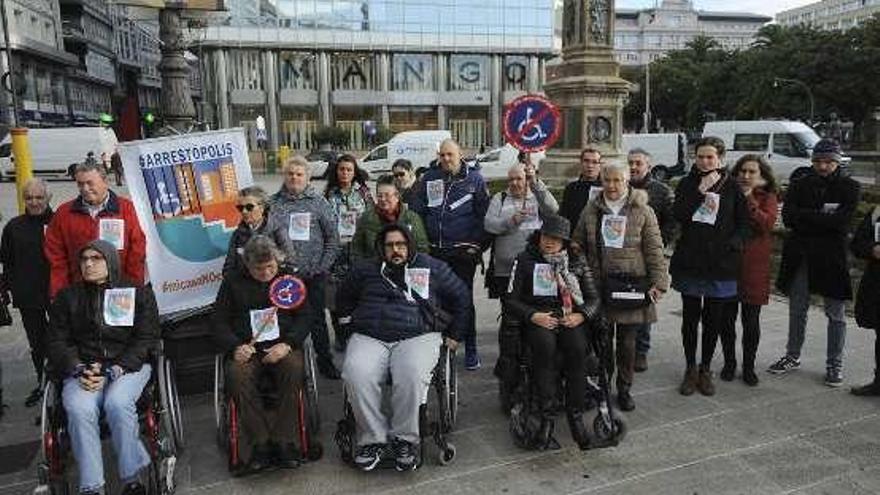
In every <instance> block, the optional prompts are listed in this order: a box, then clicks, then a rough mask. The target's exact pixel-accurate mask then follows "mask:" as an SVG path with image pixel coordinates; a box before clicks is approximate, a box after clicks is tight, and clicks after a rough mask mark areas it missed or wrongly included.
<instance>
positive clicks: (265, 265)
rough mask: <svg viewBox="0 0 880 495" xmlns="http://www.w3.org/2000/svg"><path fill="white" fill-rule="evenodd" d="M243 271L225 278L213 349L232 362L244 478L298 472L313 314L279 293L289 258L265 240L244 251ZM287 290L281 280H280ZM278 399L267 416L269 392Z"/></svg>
mask: <svg viewBox="0 0 880 495" xmlns="http://www.w3.org/2000/svg"><path fill="white" fill-rule="evenodd" d="M242 257H243V262H244V268H243V269H239V270H233V271H231V272H229V273H228V274H227V275H225V276H224V277H223V282H222V283H221V284H220V291H219V292H218V294H217V300H216V301H215V302H214V315H213V324H214V333H213V334H212V338H213V340H214V342H215V345H216V346H217V347H218V348H219V350H220V351H221V352H223V353H226V354H227V355H228V356H230V357H231V359H229V360H228V361H227V364H226V388H227V393H229V394H230V395H231V397H232V399H233V400H234V401H235V403H236V406H237V408H238V411H239V413H238V414H239V421H240V431H241V440H240V442H241V443H240V445H241V447H240V452H241V456H242V457H241V459H242V466H244V467H243V470H242V471H241V472H239V473H236V474H250V473H255V472H258V471H262V470H264V469H266V468H268V467H270V466H271V465H272V464H276V465H278V466H280V467H283V468H296V467H298V466H299V464H300V460H301V458H300V457H301V456H300V453H299V452H300V451H299V449H297V446H296V443H295V440H296V435H297V429H296V424H297V423H296V421H297V407H296V406H297V403H296V400H297V399H296V396H297V394H296V392H297V390H299V388H300V387H302V384H303V377H304V368H303V367H304V363H303V352H302V349H303V341H304V340H305V339H306V336H308V334H309V318H310V316H309V312H308V309H307V308H306V306H301V307H297V306H298V304H301V303H302V302H303V301H304V299H297V298H295V297H293V298H291V297H288V296H289V294H288V295H285V294H283V293H279V292H278V291H277V290H276V291H273V289H272V287H273V283H275V282H276V281H279V279H283V278H285V277H290V276H291V275H290V274H289V273H287V268H280V267H281V264H282V263H283V261H284V253H282V252H281V250H280V249H279V248H278V246H277V245H276V244H275V242H274V241H272V239H270V238H269V237H267V236H264V235H256V236H254V237H252V238H251V239H250V240H249V241H248V242H247V243H246V244H245V246H244V252H243V255H242ZM282 282H283V280H282ZM267 389H271V390H273V391H277V394H278V399H277V404H276V405H277V407H276V408H275V409H276V411H273V412H274V414H269V411H267V408H266V404H265V401H264V397H263V396H264V394H263V392H264V391H266V390H267Z"/></svg>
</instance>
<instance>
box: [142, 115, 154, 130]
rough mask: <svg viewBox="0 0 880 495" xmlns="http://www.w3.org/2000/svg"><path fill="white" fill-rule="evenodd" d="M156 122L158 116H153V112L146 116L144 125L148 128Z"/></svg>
mask: <svg viewBox="0 0 880 495" xmlns="http://www.w3.org/2000/svg"><path fill="white" fill-rule="evenodd" d="M155 121H156V116H155V115H154V114H153V112H147V113H145V114H144V124H146V125H147V127H149V126H151V125H153V122H155Z"/></svg>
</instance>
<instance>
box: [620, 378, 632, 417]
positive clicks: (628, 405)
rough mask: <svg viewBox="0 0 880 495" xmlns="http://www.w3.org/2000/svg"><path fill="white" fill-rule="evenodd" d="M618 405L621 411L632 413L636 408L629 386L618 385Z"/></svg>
mask: <svg viewBox="0 0 880 495" xmlns="http://www.w3.org/2000/svg"><path fill="white" fill-rule="evenodd" d="M617 405H618V406H619V407H620V410H621V411H627V412H628V411H632V410H633V409H635V408H636V403H635V402H634V401H633V398H632V395H630V393H629V385H626V384H623V383H618V384H617Z"/></svg>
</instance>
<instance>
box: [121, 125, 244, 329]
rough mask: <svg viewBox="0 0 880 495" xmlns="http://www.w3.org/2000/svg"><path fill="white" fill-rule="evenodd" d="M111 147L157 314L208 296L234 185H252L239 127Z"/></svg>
mask: <svg viewBox="0 0 880 495" xmlns="http://www.w3.org/2000/svg"><path fill="white" fill-rule="evenodd" d="M119 154H120V157H121V158H122V164H123V168H124V169H125V180H126V182H127V184H128V191H129V194H131V200H132V201H133V202H134V206H135V208H136V210H137V215H138V219H139V220H140V222H141V228H142V229H143V231H144V234H146V236H147V272H148V274H149V278H150V281H151V282H152V283H153V290H154V291H155V292H156V302H157V303H158V305H159V314H163V315H164V314H167V313H173V312H176V311H181V310H186V309H193V308H199V307H202V306H206V305H208V304H211V303H213V302H214V299H215V298H216V296H217V290H218V289H219V288H220V282H221V281H222V278H223V277H222V268H223V260H224V259H225V257H226V250H227V248H228V246H229V239H230V237H231V236H232V232H233V231H234V230H235V228H236V227H237V226H238V223H239V219H240V217H239V214H238V211H237V210H236V209H235V201H236V198H237V197H238V191H239V189H241V188H243V187H247V186H250V185H252V184H253V177H252V175H251V166H250V162H249V161H248V156H247V145H246V141H245V136H244V131H243V130H242V129H241V128H236V129H223V130H219V131H209V132H199V133H194V134H185V135H180V136H171V137H163V138H157V139H147V140H144V141H131V142H127V143H120V145H119Z"/></svg>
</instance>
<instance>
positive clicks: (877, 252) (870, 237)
mask: <svg viewBox="0 0 880 495" xmlns="http://www.w3.org/2000/svg"><path fill="white" fill-rule="evenodd" d="M850 249H851V250H852V252H853V254H854V255H856V256H857V257H859V258H861V259H863V260H865V265H866V266H865V271H864V273H862V280H861V281H860V282H859V292H858V294H857V295H856V308H855V309H856V323H858V324H859V326H860V327H862V328H870V329H873V330H875V331H880V206H875V207H874V208H873V209H872V210H871V211H869V212H868V213H867V214H866V215H865V218H864V219H863V220H862V222H861V223H860V224H859V227H858V229H856V232H855V235H854V236H853V240H852V243H851V244H850ZM851 392H852V393H853V395H859V396H878V395H880V338H877V336H876V335H875V336H874V380H872V381H871V382H870V383H868V384H866V385H862V386H861V387H854V388H853V389H852V390H851Z"/></svg>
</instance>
